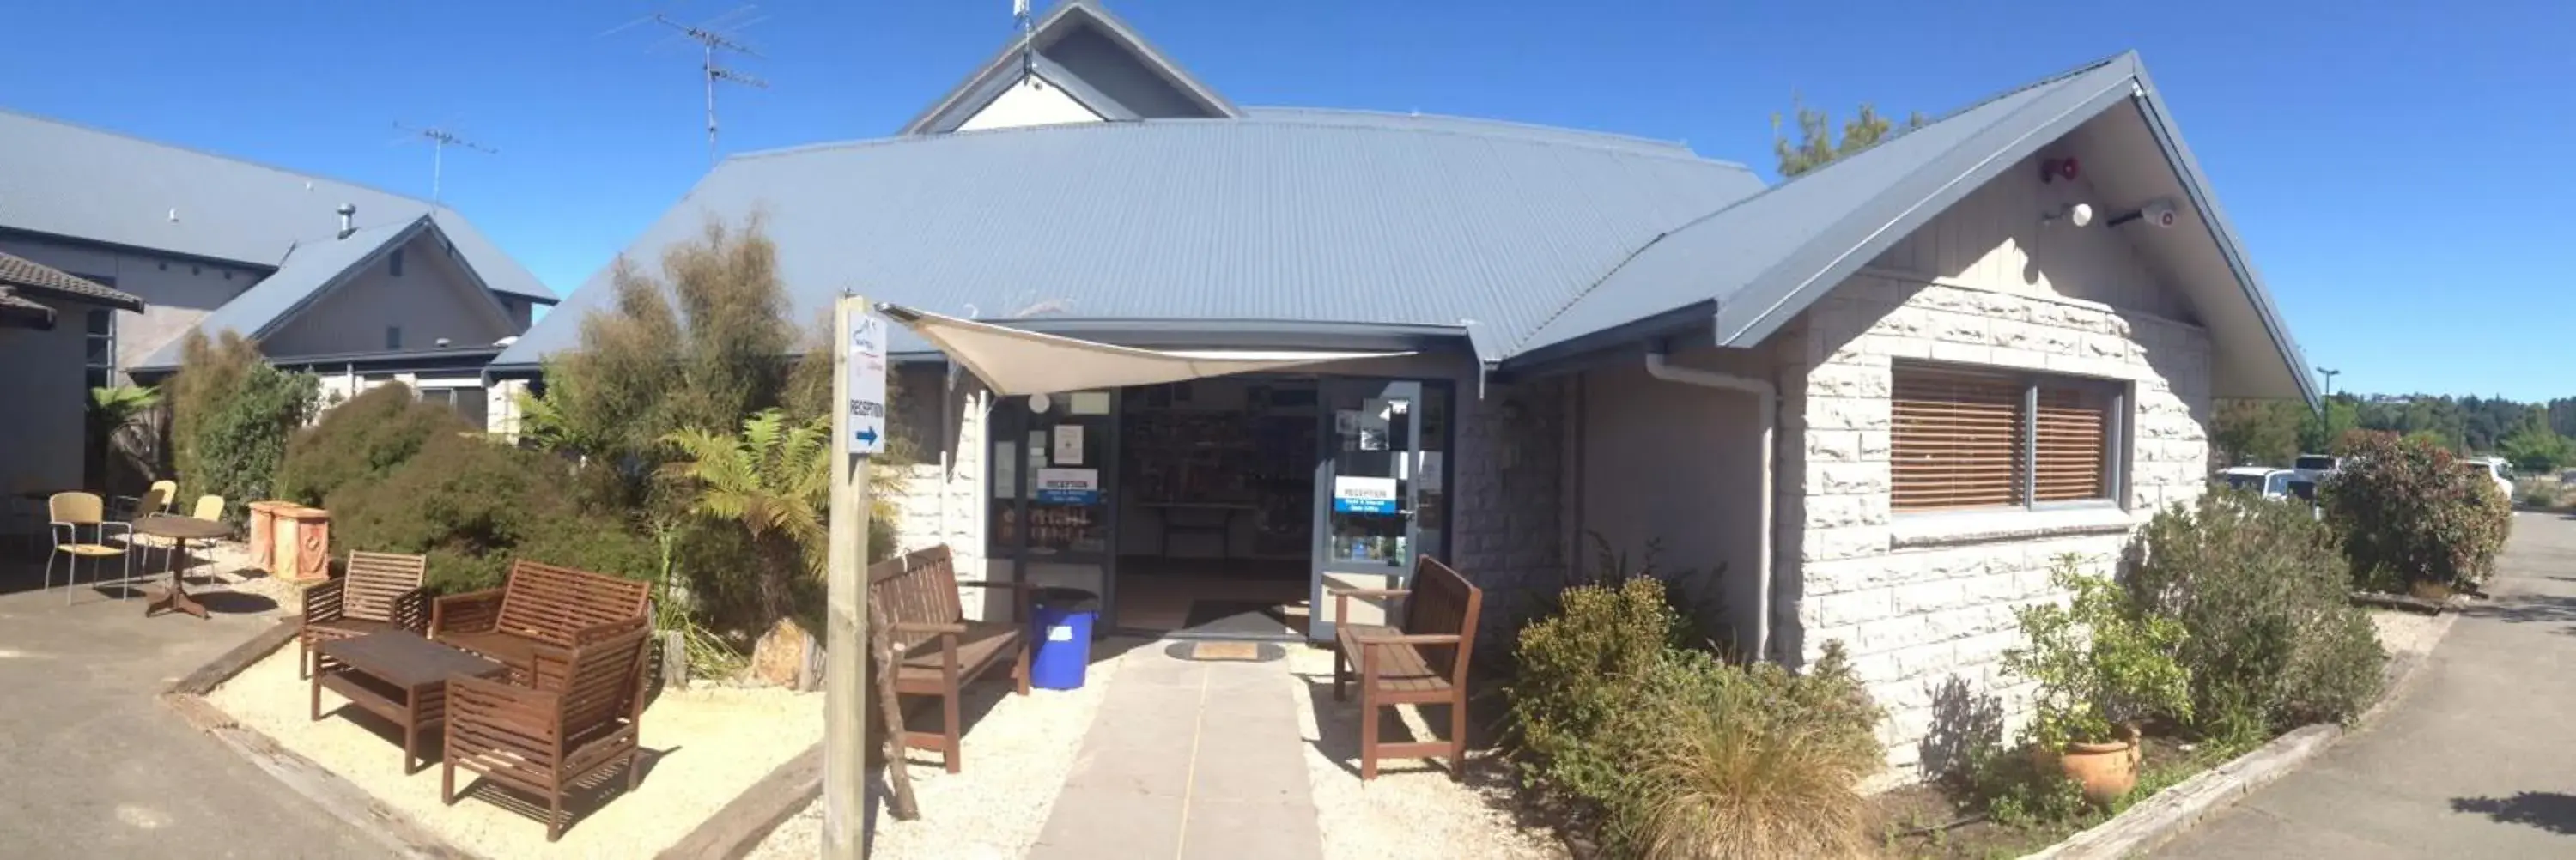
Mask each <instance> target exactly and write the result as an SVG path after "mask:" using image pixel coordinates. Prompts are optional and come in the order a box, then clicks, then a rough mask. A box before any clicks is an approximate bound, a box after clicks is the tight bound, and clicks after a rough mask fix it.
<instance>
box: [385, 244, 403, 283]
mask: <svg viewBox="0 0 2576 860" xmlns="http://www.w3.org/2000/svg"><path fill="white" fill-rule="evenodd" d="M385 274H388V275H392V276H394V277H397V278H399V277H402V249H401V248H395V249H394V253H393V256H392V257H391V258H390V259H389V260H387V262H386V263H385Z"/></svg>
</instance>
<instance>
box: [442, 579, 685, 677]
mask: <svg viewBox="0 0 2576 860" xmlns="http://www.w3.org/2000/svg"><path fill="white" fill-rule="evenodd" d="M652 598H653V591H652V585H651V584H650V583H644V582H638V581H635V580H632V579H621V578H618V577H614V576H608V575H606V574H598V573H591V572H589V571H584V570H574V569H572V568H569V567H557V566H555V565H551V564H539V563H537V562H533V561H527V560H524V559H523V560H520V561H518V562H516V563H513V564H512V565H511V566H510V579H509V581H508V582H507V583H506V584H504V585H503V586H502V587H500V588H495V589H490V590H486V591H475V592H468V593H465V594H454V595H449V596H446V597H441V598H439V599H438V600H437V601H436V602H434V603H432V604H431V605H430V612H429V630H430V638H432V639H436V640H438V641H440V642H444V643H447V644H449V645H453V646H455V647H458V648H462V649H464V650H467V651H472V652H474V653H476V654H481V655H483V656H485V657H490V658H492V659H494V660H498V661H501V663H502V664H504V665H507V666H509V667H510V678H511V680H512V682H514V683H520V684H526V683H529V681H530V679H531V678H533V677H534V676H535V660H536V655H537V648H538V646H540V645H544V646H552V647H555V648H571V647H573V646H575V645H580V644H582V643H583V641H584V640H585V639H586V638H596V636H597V635H598V633H597V632H596V630H597V629H598V628H601V626H602V625H609V624H616V623H618V622H621V621H627V620H630V619H634V618H641V617H644V616H645V614H646V613H647V610H648V608H649V607H650V604H651V601H652Z"/></svg>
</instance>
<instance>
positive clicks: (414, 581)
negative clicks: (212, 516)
mask: <svg viewBox="0 0 2576 860" xmlns="http://www.w3.org/2000/svg"><path fill="white" fill-rule="evenodd" d="M206 498H210V499H212V498H215V497H213V496H208V497H206ZM216 504H217V505H219V506H220V505H221V504H222V500H220V499H217V500H216ZM200 507H201V508H202V502H201V503H200ZM428 575H429V557H428V556H423V555H402V554H399V553H390V552H359V551H357V550H350V551H349V563H348V565H347V566H346V569H344V570H343V571H342V572H341V573H340V575H339V576H338V577H337V578H334V579H328V580H324V581H323V582H322V583H321V584H318V585H315V586H313V587H312V588H308V589H305V590H304V629H303V630H302V631H299V632H298V633H297V635H296V640H297V642H298V644H299V645H300V646H301V647H302V648H303V649H304V650H303V659H302V660H301V661H300V662H299V663H298V664H297V665H296V670H297V671H298V672H301V673H303V674H302V677H307V678H309V677H312V673H313V672H315V671H318V670H319V669H320V668H321V666H320V665H319V663H318V661H319V660H320V659H321V650H320V649H321V647H322V643H324V642H329V641H331V640H334V639H347V638H351V637H355V636H364V635H367V634H369V633H380V632H383V631H386V630H409V631H411V632H413V633H419V632H422V631H425V630H427V629H429V612H428V605H427V604H428V602H429V592H428V590H427V589H424V588H422V587H421V585H420V584H421V581H422V580H424V579H426V578H427V577H428Z"/></svg>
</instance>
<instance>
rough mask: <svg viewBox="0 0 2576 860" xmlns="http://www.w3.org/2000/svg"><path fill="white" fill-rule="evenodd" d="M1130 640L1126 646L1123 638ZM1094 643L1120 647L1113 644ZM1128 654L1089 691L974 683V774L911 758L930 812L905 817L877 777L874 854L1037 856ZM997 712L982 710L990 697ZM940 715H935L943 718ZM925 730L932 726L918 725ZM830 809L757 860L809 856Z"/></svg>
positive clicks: (938, 858) (969, 727)
mask: <svg viewBox="0 0 2576 860" xmlns="http://www.w3.org/2000/svg"><path fill="white" fill-rule="evenodd" d="M1122 644H1123V643H1122ZM1093 647H1094V649H1095V650H1097V649H1101V648H1105V647H1106V648H1114V647H1116V646H1113V645H1110V644H1109V643H1099V644H1095V645H1094V646H1093ZM1119 660H1120V658H1112V659H1108V660H1103V661H1101V662H1098V663H1094V664H1092V665H1091V667H1090V669H1089V670H1088V674H1087V676H1086V677H1085V678H1084V679H1083V685H1082V689H1079V690H1061V691H1058V690H1034V689H1033V690H1030V691H1029V694H1028V695H1027V696H1017V695H1012V694H1011V692H1010V690H1011V684H1010V680H1009V679H1008V677H1007V676H1001V675H995V676H992V677H989V678H986V679H982V680H978V681H976V682H975V683H973V684H971V685H968V687H967V700H966V703H965V713H966V738H965V746H966V760H965V772H963V773H957V774H950V773H949V772H948V771H947V770H946V769H944V768H942V767H940V765H939V754H938V753H936V752H932V751H927V750H914V751H912V753H911V755H910V759H911V762H912V764H911V769H910V770H909V771H908V772H909V773H911V774H912V790H913V797H914V798H915V799H916V800H917V801H919V803H920V807H921V817H920V818H919V819H916V820H913V821H898V820H896V819H895V817H894V815H893V814H892V813H891V812H888V811H887V810H886V808H885V803H884V801H885V797H884V793H883V792H884V789H885V782H884V777H883V774H882V773H875V772H872V773H871V774H870V785H869V787H868V810H867V823H868V827H869V828H870V829H871V830H872V831H873V832H872V834H871V840H870V845H869V850H868V856H869V857H873V858H877V860H1012V858H1018V857H1024V856H1027V854H1028V851H1029V846H1031V845H1034V844H1036V843H1037V840H1038V830H1039V829H1040V828H1042V827H1045V826H1046V820H1047V813H1048V812H1049V811H1050V810H1052V809H1053V808H1054V807H1055V799H1056V795H1057V793H1059V792H1061V791H1062V790H1063V789H1064V783H1065V779H1066V778H1067V777H1070V776H1072V774H1073V763H1074V758H1075V756H1077V755H1078V754H1079V753H1080V752H1081V751H1082V738H1083V735H1084V734H1085V733H1087V732H1089V731H1090V730H1091V721H1092V718H1093V717H1094V716H1096V715H1098V714H1099V713H1100V701H1101V699H1102V698H1103V697H1104V696H1105V695H1106V694H1107V691H1108V689H1109V682H1110V680H1111V679H1113V678H1115V677H1116V676H1117V674H1118V665H1119ZM986 701H990V702H992V709H991V710H990V711H986V712H985V713H984V715H983V716H982V717H977V716H975V712H976V711H977V710H978V709H979V708H980V707H981V705H982V703H983V702H986ZM932 716H935V714H933V715H932ZM914 727H915V728H925V727H926V726H925V725H923V724H919V723H916V724H915V726H914ZM822 829H823V810H822V808H821V805H820V803H816V804H809V805H807V806H806V807H805V810H804V811H803V812H800V813H797V815H796V817H794V818H791V819H788V820H787V822H786V823H785V824H781V825H779V826H778V829H777V830H775V831H772V832H771V833H770V834H769V838H767V839H764V840H762V841H761V843H760V845H759V846H758V847H757V848H754V849H753V850H752V852H751V854H750V858H751V860H805V858H809V857H813V856H815V853H816V849H817V847H818V844H817V843H818V842H819V841H820V839H821V838H822Z"/></svg>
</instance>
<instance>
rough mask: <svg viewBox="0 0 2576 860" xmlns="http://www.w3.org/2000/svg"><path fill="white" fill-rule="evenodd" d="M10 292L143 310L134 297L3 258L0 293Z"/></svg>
mask: <svg viewBox="0 0 2576 860" xmlns="http://www.w3.org/2000/svg"><path fill="white" fill-rule="evenodd" d="M9 288H15V289H17V290H18V291H19V292H24V293H31V294H35V295H40V296H52V297H54V298H58V299H70V300H73V301H80V302H88V303H90V304H95V305H106V306H108V307H112V308H122V309H124V310H129V311H141V310H143V300H142V299H140V298H137V297H135V295H134V294H133V293H128V292H125V291H123V290H119V289H116V288H114V287H109V286H106V285H104V284H100V283H98V282H96V281H92V280H90V279H88V278H83V277H80V276H78V275H74V274H70V273H68V272H64V271H63V270H61V269H57V268H54V267H52V266H48V265H45V264H43V263H39V262H36V261H34V260H30V259H27V258H25V257H20V256H17V255H15V254H0V290H6V289H9ZM0 295H5V293H0Z"/></svg>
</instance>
